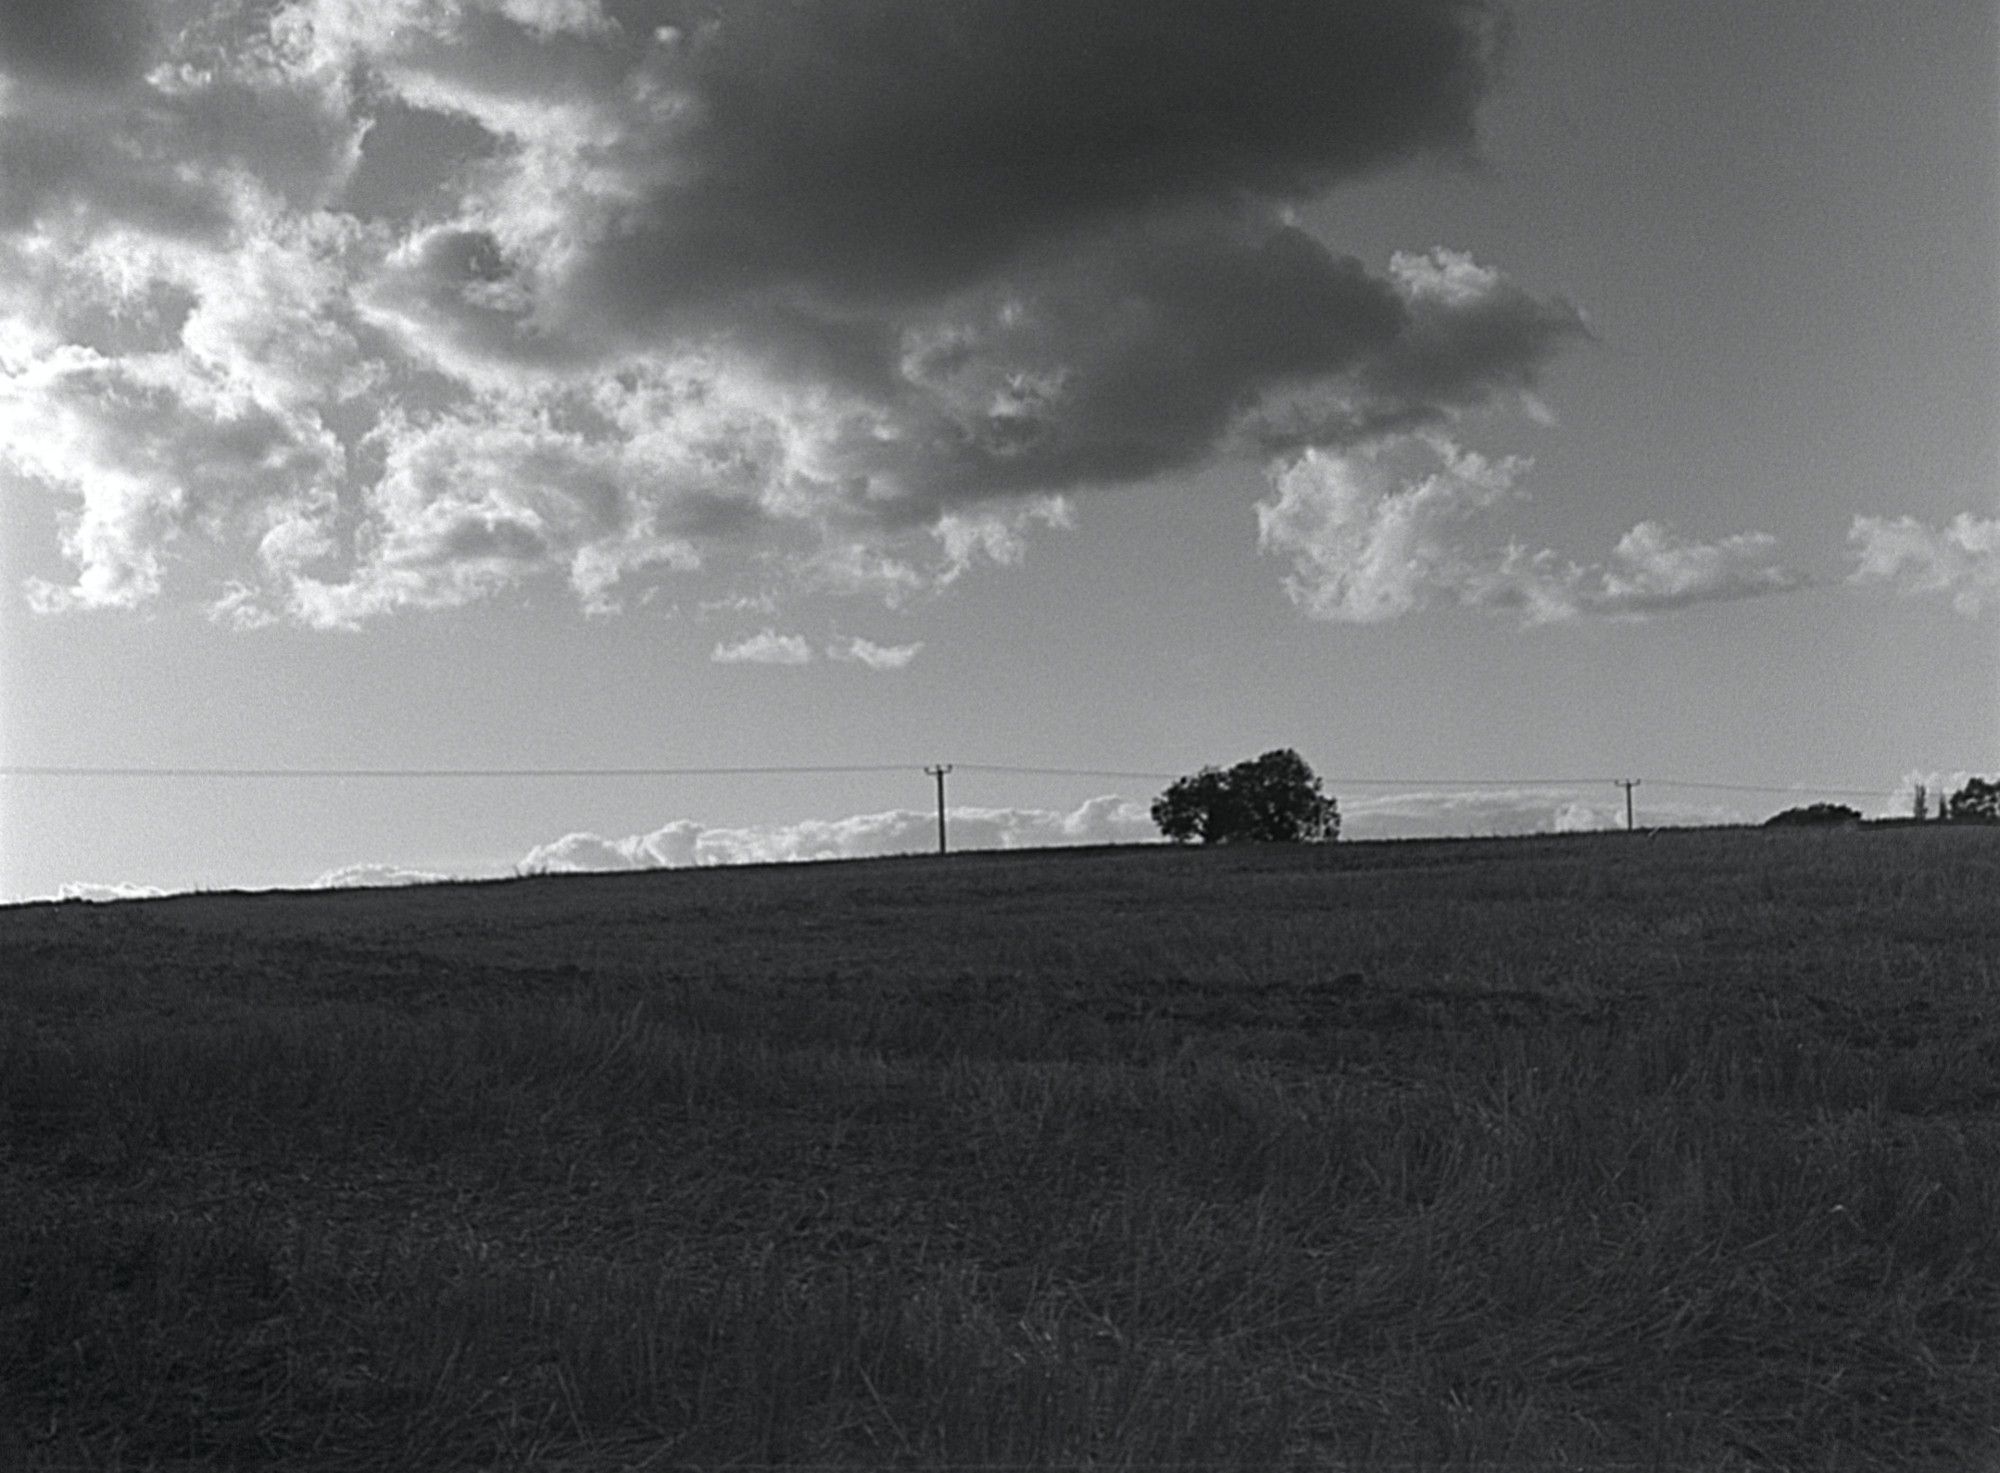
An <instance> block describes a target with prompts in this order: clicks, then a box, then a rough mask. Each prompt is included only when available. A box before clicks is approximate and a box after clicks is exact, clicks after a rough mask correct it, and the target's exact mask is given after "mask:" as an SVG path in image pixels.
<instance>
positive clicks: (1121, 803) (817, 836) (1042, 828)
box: [520, 796, 1159, 873]
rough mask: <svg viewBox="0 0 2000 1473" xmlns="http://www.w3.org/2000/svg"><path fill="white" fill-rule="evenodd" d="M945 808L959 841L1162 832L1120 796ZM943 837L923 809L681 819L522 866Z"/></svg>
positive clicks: (588, 839)
mask: <svg viewBox="0 0 2000 1473" xmlns="http://www.w3.org/2000/svg"><path fill="white" fill-rule="evenodd" d="M946 818H947V822H948V825H949V829H950V839H951V846H952V848H954V849H1027V848H1040V847H1045V846H1052V845H1065V844H1130V843H1143V842H1146V841H1149V840H1155V839H1157V838H1158V837H1159V831H1158V830H1157V829H1155V828H1154V827H1153V821H1152V819H1151V818H1150V817H1149V816H1148V815H1147V812H1146V807H1145V805H1144V804H1141V803H1135V802H1133V801H1131V800H1130V799H1126V798H1120V797H1116V796H1107V797H1102V798H1092V799H1090V800H1089V801H1087V802H1085V803H1083V804H1081V805H1079V806H1078V807H1076V808H1074V809H1071V810H1070V811H1069V812H1066V813H1065V812H1059V811H1056V810H1052V809H1044V808H952V809H949V810H948V811H947V814H946ZM936 845H937V814H936V813H935V812H934V811H929V810H921V809H907V808H899V809H891V810H889V811H887V812H883V813H861V814H855V815H853V816H852V817H848V818H837V819H806V820H803V821H801V822H798V823H792V824H769V825H762V826H758V827H754V828H710V827H707V826H705V825H702V824H699V823H695V822H694V821H692V820H689V819H682V820H679V821H677V822H674V823H670V824H666V825H664V826H663V827H661V828H657V829H654V830H653V831H652V832H651V833H646V834H633V835H629V836H627V837H624V838H615V839H614V838H605V837H604V836H602V835H600V834H569V835H566V836H564V837H563V838H561V839H557V840H555V841H554V842H553V843H548V844H538V845H536V846H535V847H534V848H533V849H531V850H529V851H528V853H527V855H526V856H525V857H523V859H522V860H521V866H520V867H521V868H522V869H524V870H530V871H537V872H549V873H565V872H584V871H597V870H634V869H661V868H666V869H681V868H687V867H690V866H695V865H718V864H770V863H776V862H779V861H789V860H808V859H858V858H863V857H866V856H870V855H882V854H916V853H924V852H927V851H929V850H931V849H934V848H935V847H936Z"/></svg>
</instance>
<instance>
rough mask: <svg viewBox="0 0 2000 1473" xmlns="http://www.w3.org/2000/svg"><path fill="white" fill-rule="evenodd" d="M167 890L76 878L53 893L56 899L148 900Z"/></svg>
mask: <svg viewBox="0 0 2000 1473" xmlns="http://www.w3.org/2000/svg"><path fill="white" fill-rule="evenodd" d="M166 893H167V892H166V891H164V890H162V889H160V888H159V887H158V886H155V885H130V884H123V883H119V884H110V885H100V884H96V883H93V882H91V881H87V880H78V881H75V882H73V883H71V884H67V885H64V886H63V887H62V888H61V889H59V890H57V891H56V893H55V898H56V899H57V900H91V901H106V900H148V899H151V898H152V897H154V896H156V895H164V894H166Z"/></svg>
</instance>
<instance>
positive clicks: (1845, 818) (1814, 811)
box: [1764, 803, 1861, 828]
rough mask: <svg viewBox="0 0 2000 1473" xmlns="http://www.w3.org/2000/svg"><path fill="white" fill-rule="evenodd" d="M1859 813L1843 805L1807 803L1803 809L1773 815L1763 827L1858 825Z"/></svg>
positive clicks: (1793, 809) (1788, 810)
mask: <svg viewBox="0 0 2000 1473" xmlns="http://www.w3.org/2000/svg"><path fill="white" fill-rule="evenodd" d="M1860 822H1861V811H1860V810H1859V809H1857V808H1849V807H1848V806H1847V805H1846V804H1845V803H1808V804H1806V805H1805V806H1804V807H1803V808H1787V809H1786V810H1785V811H1784V812H1783V813H1774V814H1772V815H1771V816H1770V817H1769V818H1767V819H1765V820H1764V827H1765V828H1770V827H1771V826H1772V825H1774V824H1775V825H1779V826H1785V825H1790V824H1822V823H1825V824H1849V823H1860Z"/></svg>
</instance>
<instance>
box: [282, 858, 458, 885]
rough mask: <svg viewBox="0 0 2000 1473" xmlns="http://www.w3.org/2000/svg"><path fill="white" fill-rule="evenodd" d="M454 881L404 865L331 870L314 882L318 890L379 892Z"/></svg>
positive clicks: (352, 866)
mask: <svg viewBox="0 0 2000 1473" xmlns="http://www.w3.org/2000/svg"><path fill="white" fill-rule="evenodd" d="M450 878H452V877H451V876H450V875H444V874H439V873H437V872H436V871H435V870H425V869H411V868H409V867H408V866H407V865H401V864H347V865H342V866H341V867H340V868H339V869H330V870H328V871H327V872H326V873H325V874H323V875H321V876H320V877H319V878H318V879H316V880H314V881H313V882H312V885H311V887H310V888H312V889H314V890H377V889H388V888H391V887H393V886H396V885H434V884H438V883H440V882H442V881H445V880H449V879H450Z"/></svg>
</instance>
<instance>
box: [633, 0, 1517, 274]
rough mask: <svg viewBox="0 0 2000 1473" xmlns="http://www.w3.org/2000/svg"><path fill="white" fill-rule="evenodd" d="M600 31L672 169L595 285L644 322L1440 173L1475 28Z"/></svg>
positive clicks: (1345, 23)
mask: <svg viewBox="0 0 2000 1473" xmlns="http://www.w3.org/2000/svg"><path fill="white" fill-rule="evenodd" d="M614 14H616V15H618V16H619V18H620V20H621V22H622V24H623V26H624V29H625V31H626V33H627V34H638V35H646V34H651V35H652V36H654V37H655V38H656V44H655V46H654V47H653V49H652V50H651V51H649V52H648V53H647V55H646V57H645V59H644V60H643V62H642V64H641V65H642V72H643V74H644V75H645V76H646V78H647V79H648V80H649V81H650V82H651V83H652V84H653V85H655V86H656V87H657V88H658V89H660V91H661V92H662V93H664V94H665V95H667V96H668V97H670V98H673V99H675V100H676V102H678V103H684V107H683V108H682V110H681V111H679V112H678V113H673V114H671V116H670V124H671V126H670V129H669V130H668V132H667V133H666V135H665V136H664V137H655V138H654V139H651V140H648V141H647V142H646V143H642V144H641V147H642V148H643V147H647V146H649V145H650V144H652V143H661V142H664V143H667V145H668V147H670V148H671V150H672V154H673V158H672V165H671V167H668V168H666V169H665V170H664V171H663V173H664V176H665V177H664V178H663V180H662V184H661V186H660V187H659V188H657V189H656V190H655V191H653V192H652V193H651V195H650V197H649V198H647V199H645V200H644V202H643V203H642V204H640V205H639V206H638V207H637V208H635V209H634V210H633V211H632V212H631V213H630V215H629V216H628V217H627V218H626V219H625V220H624V221H622V222H621V229H620V231H619V234H618V238H617V240H616V241H615V243H612V244H611V245H609V246H608V248H607V250H606V252H605V254H604V255H603V257H602V258H601V260H600V262H599V266H600V268H601V270H600V272H599V273H598V275H597V277H596V280H595V282H594V285H595V286H596V288H597V289H598V290H599V291H600V292H602V293H604V294H605V296H606V297H608V298H609V299H611V300H614V301H618V302H622V303H625V304H627V305H647V306H652V305H658V304H660V303H663V302H672V301H677V300H687V299H690V298H711V297H713V296H715V295H716V294H724V295H733V294H736V293H739V292H743V291H748V290H754V289H759V288H782V287H791V288H795V289H798V290H800V291H803V292H806V293H808V294H810V295H814V296H823V297H826V298H829V299H832V300H836V301H847V302H853V301H880V300H884V299H887V300H906V299H908V298H910V297H912V296H928V295H935V294H938V293H942V292H945V291H948V290H950V289H952V288H955V287H959V286H963V285H965V284H966V283H968V282H971V281H974V280H977V279H979V278H980V277H982V276H984V275H985V274H987V273H989V272H991V271H993V270H995V269H996V268H998V267H1000V266H1001V265H1003V264H1004V263H1005V262H1006V261H1007V260H1008V259H1009V258H1010V257H1012V256H1013V255H1014V254H1015V253H1016V252H1017V251H1019V250H1021V249H1022V248H1024V247H1025V246H1028V245H1030V244H1032V243H1034V242H1036V241H1040V240H1046V239H1048V238H1050V237H1052V236H1060V235H1064V234H1067V233H1069V232H1071V231H1074V230H1076V229H1078V228H1082V227H1085V226H1087V225H1089V224H1091V223H1093V222H1101V221H1109V220H1119V219H1123V218H1129V217H1131V216H1132V215H1134V214H1143V213H1148V212H1151V211H1154V210H1158V209H1161V208H1163V207H1172V206H1176V205H1180V204H1183V203H1186V202H1188V201H1193V200H1208V201H1239V200H1251V199H1255V200H1273V199H1288V198H1299V197H1303V196H1305V195H1308V194H1311V193H1314V192H1317V191H1319V190H1322V189H1324V188H1326V187H1327V186H1328V185H1330V184H1332V183H1333V182H1335V181H1336V180H1338V179H1340V178H1343V177H1348V176H1351V175H1354V174H1357V173H1359V172H1362V171H1364V170H1367V169H1370V168H1374V167H1378V166H1380V165H1383V164H1387V163H1391V162H1394V161H1396V160H1398V159H1401V158H1405V157H1408V156H1409V155H1411V154H1413V153H1416V152H1418V151H1421V150H1426V149H1463V148H1466V147H1468V146H1469V145H1470V144H1471V142H1472V138H1473V113H1474V109H1475V106H1476V105H1477V103H1478V101H1479V98H1480V96H1481V93H1482V92H1483V90H1484V88H1485V85H1486V82H1487V77H1488V70H1489V66H1490V64H1491V51H1492V37H1493V34H1494V31H1495V29H1496V27H1495V23H1494V20H1493V17H1492V12H1491V9H1490V7H1488V6H1486V5H1483V4H1476V3H1466V0H1407V3H1397V4H1329V3H1323V0H1315V3H1299V0H1277V3H1250V4H1235V5H1218V4H1215V3H1213V0H1200V3H1189V0H1152V3H1147V4H1137V5H1135V4H1131V3H1129V0H1078V3H1066V4H1061V5H1048V4H1042V3H1028V0H1012V3H990V0H971V3H953V4H936V3H933V0H905V3H886V4H860V5H841V6H802V5H796V4H754V3H753V4H732V5H726V6H719V7H716V8H714V10H713V11H712V12H711V13H710V16H709V18H703V17H702V16H701V15H699V14H697V15H683V16H678V17H675V18H674V19H672V20H668V19H667V18H666V17H665V16H663V15H662V14H661V13H660V11H659V10H657V9H656V8H653V7H643V6H634V7H626V8H615V7H614ZM663 30H664V31H665V35H664V36H663V35H662V31H663Z"/></svg>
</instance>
